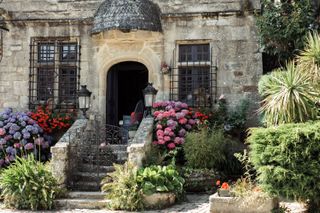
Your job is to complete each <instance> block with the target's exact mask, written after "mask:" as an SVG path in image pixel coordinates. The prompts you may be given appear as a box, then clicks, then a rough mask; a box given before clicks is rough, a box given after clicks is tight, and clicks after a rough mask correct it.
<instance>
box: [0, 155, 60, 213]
mask: <svg viewBox="0 0 320 213" xmlns="http://www.w3.org/2000/svg"><path fill="white" fill-rule="evenodd" d="M0 188H1V190H2V196H4V201H5V203H6V204H7V205H9V206H11V207H14V208H18V209H31V210H38V209H45V210H46V209H51V208H52V206H53V200H54V199H55V196H56V192H57V182H56V180H55V179H54V177H53V175H52V173H51V172H50V171H49V170H48V168H46V166H45V165H43V164H42V163H41V162H38V161H36V160H35V159H34V157H33V155H29V156H28V157H26V158H19V157H17V160H16V161H15V163H14V164H12V165H10V167H8V169H5V170H3V171H2V172H1V174H0Z"/></svg>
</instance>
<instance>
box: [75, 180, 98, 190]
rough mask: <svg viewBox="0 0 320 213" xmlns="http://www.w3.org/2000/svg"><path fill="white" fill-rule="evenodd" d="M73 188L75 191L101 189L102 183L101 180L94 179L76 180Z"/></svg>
mask: <svg viewBox="0 0 320 213" xmlns="http://www.w3.org/2000/svg"><path fill="white" fill-rule="evenodd" d="M70 187H71V189H72V190H74V191H89V192H94V191H100V188H101V184H100V182H94V181H75V182H73V184H71V186H70Z"/></svg>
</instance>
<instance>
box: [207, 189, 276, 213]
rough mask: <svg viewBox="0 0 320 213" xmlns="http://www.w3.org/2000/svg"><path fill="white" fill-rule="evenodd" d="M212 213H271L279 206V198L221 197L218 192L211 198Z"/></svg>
mask: <svg viewBox="0 0 320 213" xmlns="http://www.w3.org/2000/svg"><path fill="white" fill-rule="evenodd" d="M209 202H210V213H270V212H271V211H272V209H275V208H278V207H279V200H278V199H277V198H261V199H260V198H259V199H253V200H245V198H240V197H220V196H219V195H218V193H216V194H214V195H211V196H210V198H209Z"/></svg>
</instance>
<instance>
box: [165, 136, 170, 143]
mask: <svg viewBox="0 0 320 213" xmlns="http://www.w3.org/2000/svg"><path fill="white" fill-rule="evenodd" d="M163 139H164V141H166V142H168V141H170V140H171V138H170V137H169V136H164V138H163Z"/></svg>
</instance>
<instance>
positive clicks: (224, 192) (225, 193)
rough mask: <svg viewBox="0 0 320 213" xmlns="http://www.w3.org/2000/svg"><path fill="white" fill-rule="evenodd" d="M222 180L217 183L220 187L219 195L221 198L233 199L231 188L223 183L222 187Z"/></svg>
mask: <svg viewBox="0 0 320 213" xmlns="http://www.w3.org/2000/svg"><path fill="white" fill-rule="evenodd" d="M220 183H221V182H220V180H218V181H217V183H216V185H217V186H218V187H219V189H218V195H219V196H220V197H231V193H230V186H229V184H228V183H227V182H223V183H222V185H221V186H220Z"/></svg>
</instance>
